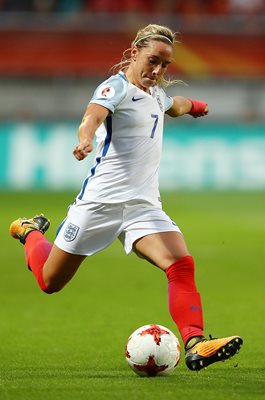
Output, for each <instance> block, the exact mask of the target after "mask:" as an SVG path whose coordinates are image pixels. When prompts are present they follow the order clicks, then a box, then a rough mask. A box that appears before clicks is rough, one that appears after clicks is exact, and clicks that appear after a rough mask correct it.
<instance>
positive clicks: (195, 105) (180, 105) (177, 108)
mask: <svg viewBox="0 0 265 400" xmlns="http://www.w3.org/2000/svg"><path fill="white" fill-rule="evenodd" d="M172 98H173V104H172V106H171V107H170V108H169V109H168V110H167V111H166V114H168V115H169V116H170V117H180V116H182V115H185V114H189V115H191V116H192V117H194V118H197V117H204V116H205V115H207V114H208V111H209V110H208V104H207V103H205V102H204V101H201V100H192V99H187V98H186V97H182V96H174V97H172Z"/></svg>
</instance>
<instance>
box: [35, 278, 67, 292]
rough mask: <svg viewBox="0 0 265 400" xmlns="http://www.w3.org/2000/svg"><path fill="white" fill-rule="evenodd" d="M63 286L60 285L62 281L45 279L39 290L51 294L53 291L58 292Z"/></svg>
mask: <svg viewBox="0 0 265 400" xmlns="http://www.w3.org/2000/svg"><path fill="white" fill-rule="evenodd" d="M63 287H64V285H62V283H60V282H56V281H48V282H47V281H46V282H45V285H44V286H43V287H42V288H41V290H42V291H43V292H44V293H46V294H53V293H57V292H60V290H62V289H63Z"/></svg>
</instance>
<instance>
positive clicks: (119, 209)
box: [54, 200, 180, 256]
mask: <svg viewBox="0 0 265 400" xmlns="http://www.w3.org/2000/svg"><path fill="white" fill-rule="evenodd" d="M170 231H174V232H180V229H179V228H178V226H176V224H175V223H174V222H173V221H172V220H171V219H170V218H169V217H168V216H167V214H166V213H165V212H164V211H163V210H162V209H161V208H158V207H154V206H152V205H150V204H149V203H147V202H145V201H139V200H137V201H136V200H132V201H128V202H126V203H118V204H101V203H91V202H89V203H88V202H84V201H79V200H78V203H76V204H73V205H71V206H70V208H69V210H68V215H67V217H66V219H65V220H64V221H63V222H62V224H61V226H60V227H59V229H58V232H57V237H56V239H55V242H54V243H55V244H56V246H58V247H59V248H60V249H62V250H64V251H66V252H68V253H71V254H79V255H86V256H90V255H92V254H95V253H97V252H99V251H100V250H103V249H105V248H106V247H108V246H109V245H110V244H111V243H112V242H113V241H114V240H115V239H116V238H119V240H120V241H121V243H122V244H123V246H124V249H125V252H126V253H127V254H129V253H130V252H131V251H132V248H133V243H134V242H135V241H136V240H137V239H140V238H141V237H143V236H146V235H150V234H152V233H158V232H170Z"/></svg>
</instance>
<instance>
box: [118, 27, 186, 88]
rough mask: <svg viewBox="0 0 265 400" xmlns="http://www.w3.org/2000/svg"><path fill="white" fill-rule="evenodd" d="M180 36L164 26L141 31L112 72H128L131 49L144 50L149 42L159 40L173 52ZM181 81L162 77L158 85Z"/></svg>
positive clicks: (163, 85) (164, 85)
mask: <svg viewBox="0 0 265 400" xmlns="http://www.w3.org/2000/svg"><path fill="white" fill-rule="evenodd" d="M177 35H178V36H179V34H176V33H174V32H173V31H172V30H171V29H170V28H168V27H166V26H163V25H156V24H149V25H147V26H146V27H144V28H142V29H140V30H139V31H138V32H137V34H136V37H135V39H134V40H133V42H132V43H131V47H130V48H129V49H127V50H125V51H124V52H123V55H122V58H121V61H120V62H119V63H118V64H115V65H114V66H113V67H112V68H111V70H112V71H113V72H118V70H121V71H126V70H127V69H128V67H129V65H130V63H131V61H132V58H131V49H132V47H134V46H135V47H137V48H138V49H142V48H144V47H148V46H149V42H150V41H151V40H157V41H160V42H164V43H166V44H170V45H171V46H172V49H173V52H174V51H175V45H176V43H179V40H177V39H176V36H177ZM179 82H181V81H179V80H167V79H165V78H164V77H161V78H160V79H159V80H158V82H157V84H158V85H159V86H162V87H167V86H170V85H172V84H174V83H179Z"/></svg>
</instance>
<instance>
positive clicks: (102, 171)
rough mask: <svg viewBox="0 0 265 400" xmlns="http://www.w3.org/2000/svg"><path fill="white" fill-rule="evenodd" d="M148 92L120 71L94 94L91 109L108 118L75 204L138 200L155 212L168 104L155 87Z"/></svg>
mask: <svg viewBox="0 0 265 400" xmlns="http://www.w3.org/2000/svg"><path fill="white" fill-rule="evenodd" d="M150 92H151V94H149V93H146V92H144V91H143V90H141V89H139V88H138V87H136V86H135V85H133V84H132V83H130V82H129V81H128V80H127V78H126V76H125V75H124V73H123V72H121V71H120V72H119V73H118V74H117V75H113V76H111V77H110V78H109V79H107V80H106V81H105V82H103V83H102V84H101V85H100V86H99V87H98V88H97V89H96V91H95V93H94V95H93V97H92V99H91V101H90V103H94V104H100V105H102V106H104V107H106V108H107V109H108V110H110V114H109V115H108V117H107V118H106V120H105V122H104V123H103V124H102V125H101V126H100V127H99V128H98V129H97V131H96V140H97V149H96V157H95V163H94V165H93V167H92V168H91V171H90V173H89V175H88V176H87V177H86V179H85V181H84V184H83V188H82V190H81V192H80V193H79V195H78V199H79V200H84V201H92V202H100V203H121V202H125V201H128V200H132V199H141V200H145V201H148V202H149V203H151V204H153V205H156V206H158V205H159V206H160V195H159V184H158V173H159V164H160V159H161V152H162V136H163V126H164V113H165V111H167V110H168V109H169V108H171V106H172V104H173V99H172V98H171V97H169V96H167V95H166V93H165V91H164V90H163V89H162V88H159V87H158V86H154V87H152V88H151V89H150Z"/></svg>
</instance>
